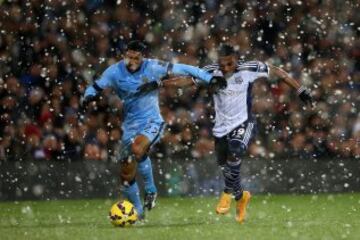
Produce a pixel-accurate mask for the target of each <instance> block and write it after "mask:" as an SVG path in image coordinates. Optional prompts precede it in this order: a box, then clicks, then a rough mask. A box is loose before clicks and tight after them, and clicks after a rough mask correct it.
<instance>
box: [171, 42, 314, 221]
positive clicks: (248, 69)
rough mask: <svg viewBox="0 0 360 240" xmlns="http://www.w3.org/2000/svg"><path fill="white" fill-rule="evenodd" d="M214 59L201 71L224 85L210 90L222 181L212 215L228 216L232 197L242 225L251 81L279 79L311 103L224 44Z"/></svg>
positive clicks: (251, 129)
mask: <svg viewBox="0 0 360 240" xmlns="http://www.w3.org/2000/svg"><path fill="white" fill-rule="evenodd" d="M218 55H219V60H218V63H216V64H212V65H208V66H205V67H204V69H205V70H207V71H208V72H210V73H212V74H213V75H214V76H216V75H219V76H224V77H225V79H226V81H227V86H226V87H225V88H224V89H220V90H217V89H215V90H211V93H212V95H213V100H214V107H215V114H216V116H215V125H214V127H213V135H214V137H215V151H216V158H217V162H218V164H219V166H220V167H221V170H222V173H223V176H224V181H225V188H224V191H223V193H222V194H221V196H220V200H219V202H218V204H217V206H216V212H217V213H218V214H226V213H228V212H229V210H230V205H231V201H232V198H233V197H234V198H235V201H236V221H238V222H239V223H243V222H244V220H245V216H246V207H247V205H248V203H249V201H250V198H251V194H250V192H249V191H245V190H244V189H243V186H242V184H241V178H240V165H241V158H242V157H243V156H244V154H245V152H246V150H247V148H248V145H249V143H250V141H251V139H252V138H253V136H254V133H255V129H256V121H255V118H254V117H253V116H252V114H251V89H252V85H253V83H254V81H255V80H257V79H259V78H269V77H270V78H272V77H277V78H280V79H281V80H282V81H284V82H285V83H286V84H288V85H289V86H291V87H292V88H294V89H295V90H296V91H297V94H298V96H299V98H300V99H301V100H302V101H303V102H304V103H305V104H308V105H310V106H312V103H313V101H312V97H311V95H310V93H309V91H308V90H307V89H306V88H304V87H303V86H301V85H300V84H299V83H298V81H296V80H295V79H294V78H292V77H291V76H290V75H289V74H288V73H286V72H285V71H284V70H282V69H281V68H278V67H275V66H272V65H270V64H266V63H263V62H259V61H251V62H243V61H239V60H238V57H237V53H236V51H235V50H234V48H233V47H232V46H231V45H228V44H224V45H222V46H221V47H220V48H219V51H218ZM194 83H200V82H198V80H196V79H192V78H188V77H187V78H184V77H175V78H172V79H171V80H169V81H164V86H178V87H184V86H189V85H192V84H194Z"/></svg>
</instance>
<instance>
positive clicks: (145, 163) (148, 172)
mask: <svg viewBox="0 0 360 240" xmlns="http://www.w3.org/2000/svg"><path fill="white" fill-rule="evenodd" d="M137 170H138V172H139V173H140V175H141V177H142V178H143V179H144V184H145V192H147V193H156V192H157V189H156V186H155V183H154V177H153V172H152V166H151V160H150V158H149V157H148V156H145V157H144V158H143V159H142V160H141V161H140V162H139V163H138V167H137Z"/></svg>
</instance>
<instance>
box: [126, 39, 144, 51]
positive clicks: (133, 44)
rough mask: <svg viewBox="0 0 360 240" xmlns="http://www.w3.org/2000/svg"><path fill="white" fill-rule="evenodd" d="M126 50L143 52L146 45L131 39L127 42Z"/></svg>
mask: <svg viewBox="0 0 360 240" xmlns="http://www.w3.org/2000/svg"><path fill="white" fill-rule="evenodd" d="M127 50H132V51H135V52H141V53H144V52H145V50H146V45H145V44H144V43H143V42H141V41H139V40H132V41H130V42H129V43H128V44H127V46H126V51H127Z"/></svg>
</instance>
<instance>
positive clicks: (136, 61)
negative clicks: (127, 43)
mask: <svg viewBox="0 0 360 240" xmlns="http://www.w3.org/2000/svg"><path fill="white" fill-rule="evenodd" d="M142 60H143V56H142V54H141V52H136V51H133V50H128V51H126V53H125V64H126V67H127V68H128V69H129V70H130V71H132V72H134V71H136V70H138V69H139V67H140V65H141V63H142Z"/></svg>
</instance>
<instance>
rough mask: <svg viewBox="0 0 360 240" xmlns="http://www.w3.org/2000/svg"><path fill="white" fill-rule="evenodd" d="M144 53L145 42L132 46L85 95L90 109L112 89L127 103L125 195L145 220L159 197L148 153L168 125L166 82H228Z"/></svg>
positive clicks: (123, 166) (123, 162)
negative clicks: (163, 101) (170, 78)
mask: <svg viewBox="0 0 360 240" xmlns="http://www.w3.org/2000/svg"><path fill="white" fill-rule="evenodd" d="M144 50H145V45H144V44H143V43H142V42H140V41H131V42H129V43H128V45H127V49H126V52H125V56H124V59H123V60H121V61H119V62H117V63H115V64H113V65H111V66H109V67H108V68H107V69H106V70H105V71H104V72H103V74H102V76H101V77H100V78H99V79H98V80H96V81H95V83H94V84H93V85H91V86H88V87H87V88H86V90H85V95H84V106H86V105H87V104H89V102H92V101H94V100H96V98H97V96H98V94H99V93H100V92H101V91H102V90H103V89H105V88H112V89H114V90H115V92H116V93H117V95H118V96H119V97H120V99H121V100H122V101H123V103H124V104H123V114H124V115H123V118H124V121H123V124H122V129H123V133H124V134H123V136H122V140H121V141H122V145H123V146H126V151H124V152H125V153H126V154H125V156H123V157H122V159H120V179H121V192H122V194H123V196H124V197H126V198H127V199H128V200H129V201H130V202H132V203H133V204H134V206H135V208H136V210H137V212H138V215H139V216H141V217H144V208H147V209H148V210H150V209H152V208H153V207H154V206H155V200H156V195H157V190H156V186H155V184H154V179H153V173H152V167H151V161H150V158H149V156H148V155H147V153H148V151H149V149H150V148H151V146H152V145H153V144H155V143H156V142H158V141H159V139H160V136H161V134H162V132H163V129H164V125H165V124H164V120H163V118H162V117H161V115H160V109H159V102H158V91H157V90H156V89H157V88H158V87H159V86H160V85H161V84H162V79H164V78H166V77H167V75H169V74H172V75H185V76H192V77H195V78H197V79H200V81H202V82H203V83H205V84H207V85H208V86H209V87H211V88H215V89H218V88H222V87H225V85H226V81H225V79H224V78H222V77H213V76H212V74H210V73H208V72H206V71H204V70H201V69H199V68H197V67H193V66H189V65H185V64H171V63H168V62H163V61H159V60H155V59H147V58H144V56H143V53H144ZM137 171H138V172H139V173H140V175H141V176H142V177H143V178H144V183H145V194H144V196H145V198H144V208H143V206H142V205H141V200H140V194H139V188H138V185H137V183H136V181H135V175H136V172H137Z"/></svg>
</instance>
